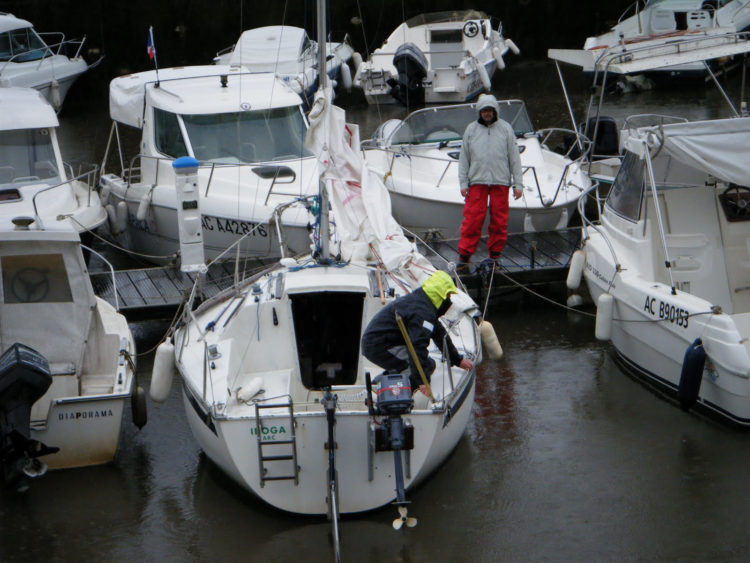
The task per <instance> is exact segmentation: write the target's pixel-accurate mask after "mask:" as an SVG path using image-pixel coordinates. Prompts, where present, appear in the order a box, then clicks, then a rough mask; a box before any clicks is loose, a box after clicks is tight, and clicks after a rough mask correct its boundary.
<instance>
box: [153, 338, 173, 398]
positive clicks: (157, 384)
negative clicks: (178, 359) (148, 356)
mask: <svg viewBox="0 0 750 563" xmlns="http://www.w3.org/2000/svg"><path fill="white" fill-rule="evenodd" d="M173 376H174V344H172V343H171V342H169V341H164V342H162V343H161V344H159V347H158V348H157V349H156V355H155V356H154V367H153V368H152V370H151V387H150V389H149V390H148V394H149V395H150V396H151V400H153V401H156V402H157V403H163V402H164V401H166V400H167V397H169V390H170V389H171V387H172V377H173Z"/></svg>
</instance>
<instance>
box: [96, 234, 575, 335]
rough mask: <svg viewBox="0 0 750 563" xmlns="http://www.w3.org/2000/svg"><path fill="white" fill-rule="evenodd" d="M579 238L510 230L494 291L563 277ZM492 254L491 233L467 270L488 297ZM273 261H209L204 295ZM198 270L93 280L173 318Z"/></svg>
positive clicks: (435, 246)
mask: <svg viewBox="0 0 750 563" xmlns="http://www.w3.org/2000/svg"><path fill="white" fill-rule="evenodd" d="M580 238H581V230H580V228H578V227H573V228H569V229H562V230H558V231H547V232H539V233H521V234H516V235H510V236H509V237H508V242H507V244H506V246H505V249H504V250H503V253H502V256H501V257H500V260H499V270H498V271H496V272H495V274H494V276H493V277H492V291H493V292H495V291H504V290H505V291H507V289H508V288H511V287H517V286H518V285H523V286H540V285H548V284H553V283H559V282H562V281H564V280H565V278H566V276H567V272H568V266H569V264H570V258H571V256H572V255H573V252H574V251H575V250H576V249H577V248H578V247H579V243H580ZM418 246H419V247H420V251H421V252H422V253H423V254H424V255H425V256H426V257H427V258H428V259H429V260H430V261H431V262H432V263H433V264H434V265H435V267H436V268H440V269H445V265H446V261H447V262H453V263H456V262H457V261H458V240H454V239H451V240H447V239H440V238H432V239H429V240H427V241H425V242H423V243H420V244H419V245H418ZM487 258H488V255H487V250H486V239H482V241H480V245H479V248H478V250H477V253H476V254H475V255H474V257H473V258H472V267H473V268H475V271H474V272H473V273H472V274H470V275H468V276H465V277H464V276H462V280H463V281H464V283H465V285H466V287H467V289H469V290H470V291H471V292H477V294H478V296H479V298H480V299H483V295H484V291H486V285H487V277H488V276H487V273H488V270H487V269H486V268H483V267H482V266H481V264H482V261H483V260H485V259H487ZM273 262H274V261H273V260H265V261H264V262H259V261H245V262H244V263H242V264H241V265H240V268H238V269H235V265H234V262H221V263H218V264H214V265H212V266H210V267H209V269H208V273H207V274H206V279H205V280H204V281H203V287H202V291H203V295H204V296H205V297H212V296H214V295H216V294H217V293H219V292H220V291H222V290H224V289H226V288H228V287H230V286H231V285H232V284H233V283H234V280H235V276H237V277H238V278H239V279H243V278H246V277H249V276H250V275H253V274H255V273H257V272H259V271H261V270H263V269H264V268H267V267H268V266H269V265H270V264H272V263H273ZM196 276H197V274H192V273H184V272H181V271H180V270H179V269H178V268H176V267H174V266H163V267H153V268H140V269H128V270H117V271H115V272H114V273H112V272H106V271H101V272H95V273H92V274H91V282H92V285H93V286H94V292H95V293H96V294H97V295H98V296H99V297H101V298H103V299H105V300H106V301H108V302H109V303H111V304H112V305H113V306H118V307H119V309H120V312H121V313H123V314H124V315H125V316H126V317H127V318H128V320H130V321H139V320H148V319H169V318H171V317H172V316H173V315H174V313H175V311H176V309H177V307H179V305H180V304H181V303H182V302H183V301H184V300H185V299H186V298H187V296H188V295H189V293H190V291H191V290H192V288H193V285H194V283H195V279H196ZM115 288H116V290H115ZM115 295H116V296H117V297H116V299H115ZM475 298H476V296H475Z"/></svg>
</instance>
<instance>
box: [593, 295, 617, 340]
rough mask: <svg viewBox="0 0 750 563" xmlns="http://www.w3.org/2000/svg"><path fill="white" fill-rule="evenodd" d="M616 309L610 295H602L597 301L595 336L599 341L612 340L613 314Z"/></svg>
mask: <svg viewBox="0 0 750 563" xmlns="http://www.w3.org/2000/svg"><path fill="white" fill-rule="evenodd" d="M614 309H615V300H614V298H613V297H612V296H611V295H610V294H609V293H602V294H601V295H600V296H599V299H597V300H596V325H595V328H594V335H595V336H596V338H597V340H609V339H610V338H612V313H613V312H614Z"/></svg>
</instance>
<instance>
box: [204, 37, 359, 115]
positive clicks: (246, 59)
mask: <svg viewBox="0 0 750 563" xmlns="http://www.w3.org/2000/svg"><path fill="white" fill-rule="evenodd" d="M326 53H328V54H327V60H326V72H327V73H328V77H329V78H330V79H331V80H336V81H338V83H339V85H340V86H341V87H343V88H345V89H347V90H348V89H350V88H351V86H352V75H351V70H350V68H349V66H348V64H347V63H348V61H349V60H350V59H352V57H353V55H354V49H353V48H352V46H351V45H350V43H349V39H348V37H345V38H344V40H343V41H342V42H340V43H332V42H329V43H328V44H327V46H326ZM355 59H358V60H359V61H361V57H355ZM214 64H223V65H240V66H242V67H243V68H245V69H247V70H249V71H251V72H275V73H276V74H278V75H279V76H281V78H282V79H283V80H284V82H286V83H287V84H288V85H289V87H290V88H292V90H294V91H295V92H297V93H298V94H299V95H300V96H302V97H303V99H304V100H305V101H306V102H307V103H310V102H312V97H313V93H314V92H315V89H316V88H317V84H318V43H317V41H314V40H312V39H310V37H309V36H308V35H307V32H306V31H305V30H304V29H302V28H300V27H294V26H291V25H270V26H266V27H258V28H255V29H248V30H247V31H244V32H243V33H242V35H240V38H239V40H238V41H237V43H235V44H234V45H233V46H232V47H229V48H227V49H224V50H222V51H220V52H219V53H217V55H216V57H215V58H214Z"/></svg>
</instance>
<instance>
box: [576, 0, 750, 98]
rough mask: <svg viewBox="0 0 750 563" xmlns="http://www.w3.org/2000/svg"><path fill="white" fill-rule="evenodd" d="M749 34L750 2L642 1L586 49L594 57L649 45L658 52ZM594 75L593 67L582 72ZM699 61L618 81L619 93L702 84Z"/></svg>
mask: <svg viewBox="0 0 750 563" xmlns="http://www.w3.org/2000/svg"><path fill="white" fill-rule="evenodd" d="M748 28H750V0H646V1H645V2H644V1H642V0H639V1H637V2H634V3H633V4H632V5H630V6H629V7H628V8H627V9H626V10H625V12H624V13H623V14H622V16H620V19H619V20H618V22H617V24H616V25H614V26H613V27H612V29H610V30H609V31H607V32H605V33H603V34H601V35H597V36H595V37H588V38H587V39H586V41H585V43H584V45H583V48H584V49H585V50H587V51H590V52H591V53H592V54H595V55H596V56H602V55H605V56H606V54H607V53H611V52H623V51H627V50H630V49H633V48H639V47H642V46H645V45H649V46H658V45H663V44H668V43H673V42H675V41H682V40H684V39H691V38H697V37H701V36H710V35H712V34H715V33H720V34H722V33H730V32H738V31H745V30H747V29H748ZM583 70H584V72H593V71H594V66H593V65H591V64H589V65H587V66H585V67H584V69H583ZM705 75H706V69H705V67H704V65H703V64H702V62H701V61H695V62H691V63H682V64H677V65H669V66H663V67H659V68H654V69H651V70H649V71H648V72H647V73H644V74H638V75H628V76H621V77H619V79H620V81H619V82H618V84H619V85H620V88H623V89H627V90H632V89H636V90H637V89H645V88H650V87H652V86H653V81H662V82H664V81H673V80H675V79H681V78H686V79H690V78H698V79H703V78H704V77H705Z"/></svg>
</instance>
